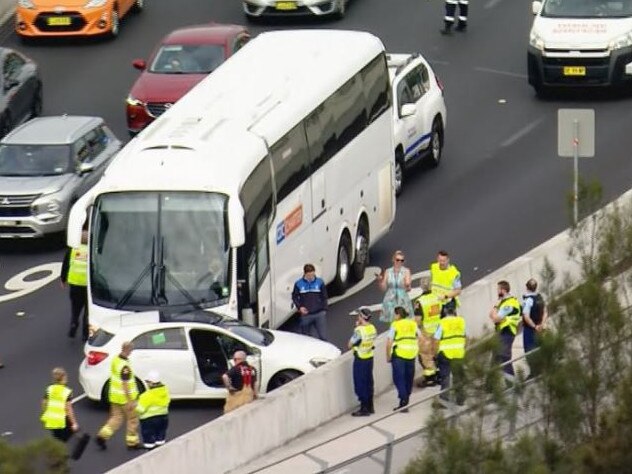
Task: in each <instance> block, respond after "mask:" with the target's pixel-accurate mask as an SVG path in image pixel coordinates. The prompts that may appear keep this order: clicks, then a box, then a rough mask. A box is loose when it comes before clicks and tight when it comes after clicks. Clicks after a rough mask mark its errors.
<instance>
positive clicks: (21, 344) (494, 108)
mask: <svg viewBox="0 0 632 474" xmlns="http://www.w3.org/2000/svg"><path fill="white" fill-rule="evenodd" d="M529 6H530V5H529V4H528V2H527V3H524V2H515V1H512V0H487V1H481V2H476V3H473V4H472V5H471V6H470V7H471V22H470V28H469V31H468V32H467V33H466V34H458V35H457V34H455V35H453V36H452V37H443V36H441V35H439V33H438V30H439V28H440V27H441V18H442V8H443V2H440V1H427V2H418V1H415V0H398V2H385V1H383V0H355V1H353V2H352V3H351V5H350V7H349V10H348V16H347V18H345V19H344V20H343V21H339V22H327V21H292V22H287V23H286V22H274V23H273V24H265V23H261V24H256V25H251V26H250V28H251V30H252V31H253V32H255V33H256V32H259V31H263V30H268V29H279V28H296V27H307V28H346V29H360V30H368V31H371V32H373V33H375V34H377V35H378V36H379V37H381V38H382V40H383V41H384V43H385V44H386V46H387V49H388V50H389V51H393V52H409V51H421V52H422V53H423V54H424V55H425V56H426V57H427V58H428V59H429V61H430V62H431V64H432V65H433V66H434V68H435V70H436V72H437V73H438V74H439V76H440V78H441V80H442V81H443V83H444V85H445V93H446V101H447V106H448V129H447V135H446V147H445V150H444V161H443V163H442V164H441V166H440V167H439V168H438V169H436V170H418V171H415V172H413V173H412V174H411V176H410V177H409V179H408V181H407V188H406V189H405V191H404V193H403V195H402V196H401V198H400V199H399V200H398V211H397V219H396V222H395V226H394V229H393V231H392V232H391V233H390V234H389V235H388V236H387V237H385V238H384V239H383V240H382V241H381V242H379V243H378V244H376V246H375V247H374V248H373V250H372V252H371V260H372V264H374V265H381V266H386V265H388V262H389V258H390V255H391V253H392V251H393V250H395V249H396V248H401V249H403V250H404V251H405V252H406V254H407V264H408V265H409V266H410V267H412V268H413V270H414V271H418V270H421V269H424V268H427V266H428V264H429V262H430V261H431V260H432V259H433V258H434V255H435V253H436V251H437V250H438V249H439V248H445V249H447V250H448V251H450V252H451V254H452V256H453V261H454V263H456V264H457V265H458V266H459V267H460V269H461V271H462V274H463V280H464V283H465V284H467V283H468V282H473V281H475V280H477V279H478V278H480V277H482V276H484V275H485V274H487V273H489V272H490V271H491V270H493V269H495V268H497V267H499V266H501V265H502V264H504V263H506V262H507V261H509V260H512V259H513V258H515V257H517V256H518V255H520V254H522V253H524V252H525V251H526V250H528V249H530V248H531V247H533V246H535V245H537V244H538V243H540V242H542V241H544V240H546V239H547V238H549V237H551V236H552V235H554V234H556V233H558V232H559V231H560V230H562V229H563V228H565V227H566V226H567V225H568V222H569V208H568V206H567V197H568V192H569V190H570V189H571V176H572V174H571V173H572V165H571V162H570V161H569V160H568V159H563V158H559V157H557V109H558V108H561V107H564V108H566V107H568V108H571V107H588V108H594V109H595V111H596V136H597V143H596V157H595V158H591V159H583V160H581V163H580V174H581V176H582V178H584V179H586V180H598V181H599V182H600V183H601V184H602V185H603V187H604V197H605V199H607V200H610V199H613V198H614V197H616V196H617V195H619V194H620V193H622V192H623V191H624V190H626V189H627V188H629V183H630V182H631V181H632V161H631V160H630V159H629V150H630V149H632V135H630V133H629V124H630V123H631V119H632V107H631V105H632V95H631V94H630V93H629V92H627V93H619V94H601V93H598V94H596V93H592V92H589V91H578V92H575V93H565V94H561V95H560V96H559V97H556V98H555V99H551V100H547V101H542V100H539V99H537V98H536V97H535V96H534V94H533V92H532V90H531V89H530V88H529V87H528V85H527V84H526V44H527V39H528V31H529V26H530V22H531V14H530V11H529V10H530V8H529ZM211 19H212V20H215V21H219V22H231V23H243V22H244V19H243V16H242V14H241V10H240V6H239V2H238V1H237V0H234V1H231V2H226V1H223V0H187V2H186V3H183V2H173V1H170V0H153V1H152V2H148V4H147V9H146V11H145V12H143V13H142V14H141V15H138V16H131V17H129V18H128V19H127V20H125V21H124V22H123V25H122V29H121V35H120V37H119V38H118V39H116V40H115V41H107V40H65V41H44V42H37V43H35V44H29V45H23V44H21V42H20V41H19V40H18V39H17V38H16V37H15V36H14V35H13V34H12V33H11V32H10V31H8V30H7V29H6V28H5V29H4V30H3V32H0V42H1V43H2V45H3V46H8V47H13V48H17V49H19V50H20V51H22V52H24V53H25V54H27V55H29V56H31V57H32V58H33V59H35V60H36V61H37V62H38V64H39V65H40V67H41V71H42V77H43V81H44V113H45V114H51V115H52V114H62V113H69V114H95V115H100V116H102V117H104V118H105V119H106V121H107V122H108V123H109V124H110V125H111V127H112V129H113V130H114V131H115V133H117V135H118V136H119V137H120V138H122V139H125V138H126V128H125V117H124V99H125V97H126V95H127V92H128V90H129V88H130V86H131V84H132V82H133V80H134V79H135V77H136V74H137V72H136V71H135V70H134V69H133V68H132V66H131V61H132V60H133V59H135V58H143V57H146V56H147V55H148V54H149V52H150V51H151V49H152V47H153V45H154V44H155V43H156V42H157V41H158V40H159V38H160V37H161V36H163V35H164V34H166V33H168V32H169V31H170V30H172V29H174V28H176V27H179V26H183V25H187V24H194V23H200V22H204V21H207V20H211ZM62 254H63V242H61V241H60V239H46V240H45V241H40V242H35V241H33V242H31V241H29V242H0V287H4V288H2V289H0V360H2V361H3V362H4V363H5V365H6V368H4V369H2V370H1V371H0V384H1V386H2V388H3V397H2V400H3V403H2V404H0V434H2V433H8V432H10V433H11V434H6V436H5V438H6V439H8V440H11V441H12V442H17V443H19V442H24V441H26V440H29V439H33V438H35V437H38V436H42V435H43V432H42V429H41V426H40V424H39V421H38V416H37V415H38V405H39V400H40V397H41V394H42V391H43V389H44V387H45V385H46V384H47V383H48V373H49V371H50V369H51V368H52V367H53V366H55V365H62V366H65V367H67V368H68V369H69V370H70V374H71V385H73V387H74V388H75V395H80V390H79V387H78V384H77V382H76V371H75V369H76V368H77V367H78V365H79V363H80V359H81V346H80V344H79V343H78V342H77V341H68V340H67V337H66V330H67V321H68V312H69V303H68V299H67V295H66V293H65V292H64V291H63V290H62V289H61V288H60V287H59V286H58V285H57V284H56V283H50V284H48V285H46V286H44V287H43V288H41V289H38V290H36V291H33V292H31V293H28V294H26V295H24V296H21V297H11V296H9V294H10V293H12V292H13V290H11V289H9V288H6V286H5V285H6V282H7V281H9V279H11V278H12V277H14V276H15V275H16V274H18V273H20V272H22V271H25V270H27V269H29V268H32V267H34V266H36V265H40V264H45V263H50V262H59V261H60V260H61V257H62ZM299 270H300V269H298V268H297V273H298V272H299ZM43 276H44V274H42V273H40V274H35V275H31V276H29V277H28V278H27V282H26V285H31V286H32V285H33V280H37V279H38V278H41V277H43ZM29 282H30V283H29ZM23 286H24V285H23ZM14 288H15V287H14ZM380 298H381V294H380V292H379V291H378V289H377V288H376V286H375V285H370V286H369V287H368V288H367V289H365V290H364V291H361V292H358V293H356V294H354V295H352V296H350V297H349V298H347V299H345V300H343V301H341V302H340V303H338V304H336V305H334V306H333V307H332V309H331V311H330V315H329V321H328V322H329V334H330V337H331V338H332V341H333V342H334V343H336V344H337V345H339V346H341V347H342V345H343V344H344V343H345V341H346V339H347V337H348V335H349V333H350V332H351V329H352V321H351V320H350V318H348V317H347V316H346V315H347V313H348V311H349V310H351V309H352V308H354V307H357V306H359V305H360V304H365V303H375V302H377V301H379V300H380ZM19 312H24V315H23V316H18V313H19ZM287 327H288V328H290V329H291V328H292V324H291V323H290V324H289V325H288V326H287ZM380 329H384V328H383V327H381V328H380ZM73 379H74V380H73ZM76 410H77V413H78V417H79V422H80V424H81V425H82V427H83V428H84V429H86V430H87V431H89V432H94V431H95V430H96V429H97V428H98V426H99V425H100V424H101V423H102V422H103V421H104V419H105V418H106V416H107V414H106V412H105V411H103V410H102V409H101V408H99V407H97V406H95V405H94V404H92V403H90V402H88V401H87V400H81V401H79V402H78V403H77V404H76ZM218 414H219V405H218V404H217V403H209V402H199V403H181V404H177V406H176V407H174V410H173V411H172V417H171V426H170V436H175V435H177V434H179V433H182V432H185V431H188V430H190V429H192V428H193V427H195V426H198V425H200V424H202V423H204V422H206V421H208V420H211V419H213V418H214V417H215V416H218ZM133 455H135V453H128V452H127V451H125V450H124V448H123V440H122V439H118V440H117V441H116V442H114V443H112V447H111V449H110V450H108V451H107V452H106V453H99V452H97V451H96V450H94V449H88V450H87V452H86V455H85V457H84V459H82V460H81V461H80V462H79V463H77V464H76V465H75V466H74V469H73V472H90V473H93V472H101V471H104V470H106V469H107V468H110V467H112V466H115V465H117V464H118V463H120V462H122V461H124V460H125V459H127V458H129V457H130V456H133Z"/></svg>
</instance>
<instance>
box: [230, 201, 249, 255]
mask: <svg viewBox="0 0 632 474" xmlns="http://www.w3.org/2000/svg"><path fill="white" fill-rule="evenodd" d="M228 231H229V232H230V246H231V247H241V246H242V245H244V243H245V242H246V236H245V233H244V209H243V207H241V203H240V202H239V199H238V198H236V197H231V198H230V199H229V200H228Z"/></svg>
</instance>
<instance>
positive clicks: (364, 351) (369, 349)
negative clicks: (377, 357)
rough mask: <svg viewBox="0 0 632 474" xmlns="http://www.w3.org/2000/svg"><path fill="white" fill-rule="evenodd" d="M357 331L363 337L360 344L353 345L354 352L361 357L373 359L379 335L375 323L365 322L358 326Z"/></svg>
mask: <svg viewBox="0 0 632 474" xmlns="http://www.w3.org/2000/svg"><path fill="white" fill-rule="evenodd" d="M356 331H358V333H359V334H360V337H361V338H362V339H361V340H360V344H358V345H356V346H353V352H355V355H356V356H358V358H359V359H371V358H372V357H373V349H375V346H374V342H375V337H376V336H377V330H376V329H375V326H373V324H365V325H362V326H358V327H357V328H356Z"/></svg>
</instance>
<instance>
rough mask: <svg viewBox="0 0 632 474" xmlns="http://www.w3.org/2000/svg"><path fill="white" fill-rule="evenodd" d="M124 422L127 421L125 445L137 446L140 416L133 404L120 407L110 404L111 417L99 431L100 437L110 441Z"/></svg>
mask: <svg viewBox="0 0 632 474" xmlns="http://www.w3.org/2000/svg"><path fill="white" fill-rule="evenodd" d="M123 420H125V421H126V429H125V444H126V445H127V446H137V445H138V443H139V438H138V414H137V413H136V408H135V404H134V403H133V402H130V403H126V404H125V405H119V404H116V403H110V417H109V418H108V421H107V422H106V423H105V425H103V427H102V428H101V429H100V430H99V434H98V436H99V437H100V438H103V439H106V440H107V439H110V438H111V437H112V435H113V434H114V433H115V432H116V431H117V430H118V429H119V428H120V427H121V425H122V424H123Z"/></svg>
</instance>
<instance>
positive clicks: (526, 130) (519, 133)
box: [500, 117, 544, 148]
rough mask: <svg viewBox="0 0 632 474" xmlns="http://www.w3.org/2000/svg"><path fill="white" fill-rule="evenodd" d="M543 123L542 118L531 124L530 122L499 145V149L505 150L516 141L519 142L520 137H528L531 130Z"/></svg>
mask: <svg viewBox="0 0 632 474" xmlns="http://www.w3.org/2000/svg"><path fill="white" fill-rule="evenodd" d="M543 121H544V117H540V118H539V119H537V120H534V121H533V122H531V123H530V124H528V125H527V126H525V127H523V128H522V129H521V130H518V131H517V132H516V133H514V134H513V135H512V136H510V137H509V138H508V139H507V140H505V141H504V142H502V143H501V144H500V147H501V148H505V147H508V146H510V145H513V144H514V143H516V142H517V141H518V140H520V139H521V138H522V137H524V136H525V135H528V134H529V133H531V131H532V130H533V129H535V128H536V127H537V126H538V125H540V124H541V123H542V122H543Z"/></svg>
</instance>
